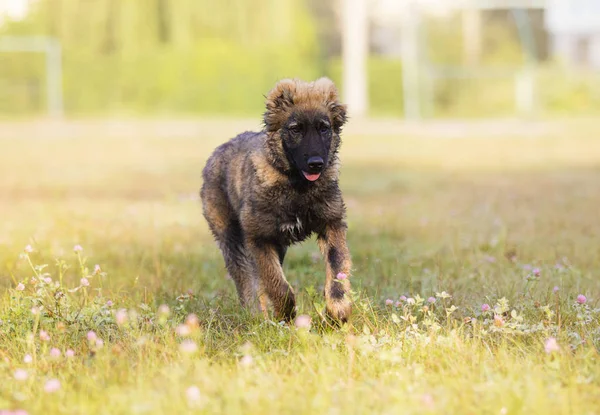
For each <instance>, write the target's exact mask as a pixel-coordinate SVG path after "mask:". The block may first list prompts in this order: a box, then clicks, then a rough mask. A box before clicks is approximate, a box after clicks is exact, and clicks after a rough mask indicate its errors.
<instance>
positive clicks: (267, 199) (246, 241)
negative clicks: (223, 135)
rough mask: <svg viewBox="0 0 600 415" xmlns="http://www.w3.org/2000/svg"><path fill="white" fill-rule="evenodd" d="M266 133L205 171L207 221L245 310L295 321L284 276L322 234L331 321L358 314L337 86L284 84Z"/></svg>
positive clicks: (218, 155) (225, 150)
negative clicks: (296, 251) (288, 261)
mask: <svg viewBox="0 0 600 415" xmlns="http://www.w3.org/2000/svg"><path fill="white" fill-rule="evenodd" d="M266 98H267V100H266V109H267V110H266V112H265V114H264V125H265V128H264V130H263V131H261V132H258V133H254V132H245V133H243V134H240V135H238V136H237V137H235V138H234V139H232V140H231V141H229V142H227V143H225V144H223V145H221V146H219V147H218V148H217V149H216V150H215V152H214V153H213V154H212V155H211V157H210V158H209V159H208V161H207V163H206V167H205V168H204V170H203V179H204V183H203V186H202V190H201V191H200V196H201V198H202V204H203V212H204V217H205V218H206V220H207V221H208V224H209V226H210V229H211V231H212V233H213V235H214V237H215V239H216V240H217V242H218V244H219V247H220V249H221V252H222V254H223V258H224V259H225V265H226V267H227V270H228V271H229V274H230V275H231V277H232V279H233V281H235V285H236V288H237V291H238V295H239V298H240V301H241V303H242V304H243V305H244V306H246V307H250V308H252V309H258V308H259V307H260V309H261V310H262V311H263V312H264V313H265V314H266V305H267V302H266V300H267V299H269V300H270V301H271V303H272V304H273V307H274V309H275V314H276V316H277V317H278V318H282V319H285V320H288V321H289V320H291V319H293V318H294V316H295V305H296V301H295V296H294V291H293V290H292V287H291V286H290V284H289V283H288V282H287V280H286V279H285V276H284V275H283V269H282V264H283V259H284V256H285V253H286V250H287V248H288V246H290V245H291V244H294V243H296V242H301V241H303V240H305V239H306V238H308V237H310V235H311V234H312V233H313V232H314V233H316V234H317V237H318V241H319V246H320V248H321V252H322V253H323V255H324V257H325V261H326V279H325V298H326V303H327V310H326V311H327V314H328V316H329V317H331V318H333V319H334V320H336V321H338V322H345V321H347V319H348V317H349V316H350V313H351V302H350V298H349V290H350V282H349V281H348V279H347V277H349V275H350V268H351V259H350V253H349V251H348V247H347V246H346V223H345V207H344V202H343V200H342V193H341V191H340V189H339V187H338V168H339V161H338V148H339V146H340V131H341V128H342V126H343V125H344V123H345V122H346V107H345V105H343V104H341V103H340V102H339V100H338V93H337V90H336V88H335V86H334V84H333V82H331V81H330V80H329V79H327V78H321V79H318V80H317V81H314V82H304V81H300V80H290V79H284V80H282V81H280V82H279V83H277V85H275V88H273V89H272V90H271V91H270V92H269V94H268V96H267V97H266Z"/></svg>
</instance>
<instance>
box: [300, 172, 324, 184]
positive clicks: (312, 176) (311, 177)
mask: <svg viewBox="0 0 600 415" xmlns="http://www.w3.org/2000/svg"><path fill="white" fill-rule="evenodd" d="M302 174H304V177H306V180H310V181H311V182H314V181H315V180H317V179H318V178H319V177H320V176H321V173H317V174H310V173H307V172H305V171H303V172H302Z"/></svg>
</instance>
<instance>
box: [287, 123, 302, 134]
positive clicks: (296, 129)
mask: <svg viewBox="0 0 600 415" xmlns="http://www.w3.org/2000/svg"><path fill="white" fill-rule="evenodd" d="M288 131H289V132H290V133H292V134H300V133H301V132H302V127H301V126H300V125H298V124H292V125H290V126H289V127H288Z"/></svg>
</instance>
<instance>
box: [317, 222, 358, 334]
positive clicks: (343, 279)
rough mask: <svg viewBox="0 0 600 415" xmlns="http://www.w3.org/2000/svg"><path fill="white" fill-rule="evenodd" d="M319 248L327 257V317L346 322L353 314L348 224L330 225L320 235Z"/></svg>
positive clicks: (335, 223) (337, 223)
mask: <svg viewBox="0 0 600 415" xmlns="http://www.w3.org/2000/svg"><path fill="white" fill-rule="evenodd" d="M319 246H320V248H321V252H322V253H323V256H324V257H325V263H326V277H325V278H326V279H325V301H326V304H327V315H328V316H329V317H331V318H333V319H334V320H336V321H338V322H342V323H343V322H346V321H348V318H349V317H350V313H351V312H352V303H351V301H350V298H349V292H350V281H349V277H350V270H351V268H352V260H351V258H350V252H349V251H348V246H347V245H346V224H345V223H344V222H343V221H337V222H334V223H331V224H328V225H327V226H326V227H325V231H324V233H323V234H321V235H319Z"/></svg>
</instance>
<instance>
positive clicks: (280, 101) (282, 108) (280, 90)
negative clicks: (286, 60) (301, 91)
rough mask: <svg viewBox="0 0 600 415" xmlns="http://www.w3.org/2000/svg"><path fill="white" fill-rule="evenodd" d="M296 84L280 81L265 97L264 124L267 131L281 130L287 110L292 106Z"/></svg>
mask: <svg viewBox="0 0 600 415" xmlns="http://www.w3.org/2000/svg"><path fill="white" fill-rule="evenodd" d="M295 94H296V82H295V81H294V80H292V79H282V80H281V81H279V82H277V84H276V85H275V87H274V88H273V89H272V90H271V91H270V92H269V93H268V94H267V96H266V99H267V100H266V107H267V110H266V111H265V115H264V122H265V127H266V129H267V131H269V132H273V131H277V130H279V129H280V128H281V126H282V125H283V123H284V122H285V120H286V119H287V117H288V116H289V115H290V114H289V110H290V109H291V108H292V107H293V106H294V95H295Z"/></svg>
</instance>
